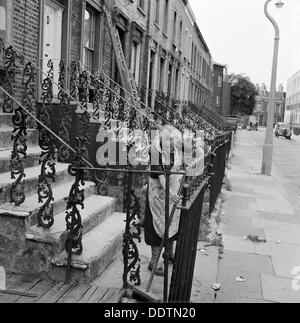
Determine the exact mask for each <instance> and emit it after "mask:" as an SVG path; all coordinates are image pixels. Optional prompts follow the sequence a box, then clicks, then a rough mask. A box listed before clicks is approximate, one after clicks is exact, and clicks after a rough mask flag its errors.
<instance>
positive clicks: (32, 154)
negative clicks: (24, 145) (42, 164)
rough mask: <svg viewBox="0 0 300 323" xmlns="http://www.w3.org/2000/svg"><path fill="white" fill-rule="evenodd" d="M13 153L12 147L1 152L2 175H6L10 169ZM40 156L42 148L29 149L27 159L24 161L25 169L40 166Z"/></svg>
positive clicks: (0, 167) (0, 168)
mask: <svg viewBox="0 0 300 323" xmlns="http://www.w3.org/2000/svg"><path fill="white" fill-rule="evenodd" d="M11 152H12V147H11V148H10V149H6V150H2V151H0V174H1V173H6V172H7V171H8V170H9V169H10V161H11ZM40 155H41V148H40V147H28V149H27V157H26V158H24V159H23V165H24V168H25V169H27V168H30V167H35V166H38V165H39V159H40Z"/></svg>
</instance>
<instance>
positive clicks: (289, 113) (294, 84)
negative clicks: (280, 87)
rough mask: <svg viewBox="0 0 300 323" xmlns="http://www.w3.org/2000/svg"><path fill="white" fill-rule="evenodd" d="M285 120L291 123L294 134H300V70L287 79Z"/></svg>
mask: <svg viewBox="0 0 300 323" xmlns="http://www.w3.org/2000/svg"><path fill="white" fill-rule="evenodd" d="M285 122H286V123H289V124H292V125H293V128H294V132H295V134H297V135H299V134H300V70H299V71H298V72H297V73H296V74H295V75H293V76H292V77H291V78H290V79H289V80H288V85H287V95H286V111H285Z"/></svg>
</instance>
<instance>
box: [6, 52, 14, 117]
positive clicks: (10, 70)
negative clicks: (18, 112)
mask: <svg viewBox="0 0 300 323" xmlns="http://www.w3.org/2000/svg"><path fill="white" fill-rule="evenodd" d="M16 61H17V53H16V51H15V50H14V48H13V47H12V46H9V47H7V48H6V49H5V51H4V69H5V79H4V82H3V83H4V84H3V87H4V88H5V90H6V91H7V92H8V93H9V94H10V95H14V84H15V80H16V69H17V65H16ZM3 112H4V113H13V112H14V102H13V100H12V99H11V98H10V97H9V96H8V95H4V103H3Z"/></svg>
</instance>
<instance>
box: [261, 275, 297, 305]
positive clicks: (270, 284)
mask: <svg viewBox="0 0 300 323" xmlns="http://www.w3.org/2000/svg"><path fill="white" fill-rule="evenodd" d="M261 283H262V291H263V299H264V300H265V301H270V302H277V303H300V291H296V290H294V289H293V280H292V279H286V278H280V277H275V276H268V275H262V276H261Z"/></svg>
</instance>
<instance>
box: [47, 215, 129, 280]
mask: <svg viewBox="0 0 300 323" xmlns="http://www.w3.org/2000/svg"><path fill="white" fill-rule="evenodd" d="M125 217H126V215H125V214H122V213H114V214H113V215H112V216H110V217H109V218H107V219H106V220H105V221H104V222H103V223H101V224H100V225H98V226H97V227H96V228H94V229H93V230H92V231H90V232H88V233H87V234H85V235H84V237H83V249H84V251H83V254H82V255H81V256H75V255H74V256H73V258H72V281H81V282H82V281H85V282H91V281H93V280H95V279H96V278H97V277H98V276H100V275H101V274H102V273H103V272H104V271H105V269H107V267H108V266H109V265H110V264H111V263H112V262H113V261H114V260H115V259H116V257H117V254H118V253H119V252H120V251H121V250H122V244H123V234H124V230H125V222H124V220H125ZM66 268H67V254H66V252H63V253H62V254H60V255H59V256H58V257H56V258H54V259H53V260H52V272H51V277H52V279H54V280H56V281H64V280H65V276H66Z"/></svg>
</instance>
